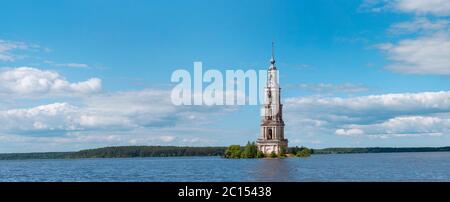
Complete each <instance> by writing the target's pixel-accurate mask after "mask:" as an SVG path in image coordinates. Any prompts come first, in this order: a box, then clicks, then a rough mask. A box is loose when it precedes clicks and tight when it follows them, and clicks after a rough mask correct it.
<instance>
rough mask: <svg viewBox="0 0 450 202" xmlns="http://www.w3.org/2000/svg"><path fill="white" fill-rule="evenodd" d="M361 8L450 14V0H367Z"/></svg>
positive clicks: (376, 10)
mask: <svg viewBox="0 0 450 202" xmlns="http://www.w3.org/2000/svg"><path fill="white" fill-rule="evenodd" d="M360 10H368V11H371V12H381V11H385V10H395V11H399V12H405V13H414V14H416V15H425V14H431V15H437V16H448V15H450V2H449V1H448V0H365V1H364V2H363V3H362V4H361V6H360Z"/></svg>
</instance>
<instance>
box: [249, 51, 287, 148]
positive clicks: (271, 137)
mask: <svg viewBox="0 0 450 202" xmlns="http://www.w3.org/2000/svg"><path fill="white" fill-rule="evenodd" d="M267 71H268V72H267V84H266V87H265V90H264V105H263V107H262V109H261V114H262V115H261V135H260V137H259V139H258V140H257V141H256V145H257V147H258V150H259V151H261V152H263V153H264V154H266V155H270V154H271V153H272V152H274V153H275V154H280V153H285V152H286V150H287V146H288V140H287V139H285V138H284V121H283V105H282V104H281V93H280V92H281V88H280V86H279V83H278V71H277V68H276V67H275V58H274V54H273V46H272V59H271V60H270V67H269V69H268V70H267Z"/></svg>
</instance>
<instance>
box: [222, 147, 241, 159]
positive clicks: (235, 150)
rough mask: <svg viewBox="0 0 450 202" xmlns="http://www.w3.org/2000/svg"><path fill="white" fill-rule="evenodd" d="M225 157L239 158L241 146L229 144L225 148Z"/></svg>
mask: <svg viewBox="0 0 450 202" xmlns="http://www.w3.org/2000/svg"><path fill="white" fill-rule="evenodd" d="M225 158H241V146H240V145H231V146H229V147H228V149H227V150H225Z"/></svg>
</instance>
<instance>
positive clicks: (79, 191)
mask: <svg viewBox="0 0 450 202" xmlns="http://www.w3.org/2000/svg"><path fill="white" fill-rule="evenodd" d="M449 190H450V183H447V182H444V183H334V182H333V183H316V182H306V183H300V182H299V183H273V182H270V183H260V182H258V183H239V182H236V183H211V182H208V183H174V182H170V183H162V182H148V183H59V182H58V183H0V194H1V196H2V197H3V196H7V195H9V196H14V197H15V198H20V197H30V196H31V197H33V198H36V199H37V198H42V199H51V198H59V199H78V200H85V199H106V198H109V199H115V200H126V201H130V200H139V201H142V199H148V200H144V201H151V199H156V198H160V199H166V200H172V199H174V200H217V199H220V200H224V199H225V200H234V199H238V200H278V199H294V200H293V201H299V200H300V201H302V200H303V201H305V200H304V199H306V198H309V199H313V200H321V199H333V200H341V199H345V200H348V199H355V197H361V198H360V199H364V201H365V200H366V199H370V200H391V199H392V198H393V197H397V198H399V199H407V198H411V199H414V198H415V199H417V197H422V198H423V197H426V198H428V199H430V198H432V197H439V196H442V197H446V195H447V193H448V192H449ZM295 199H299V200H295Z"/></svg>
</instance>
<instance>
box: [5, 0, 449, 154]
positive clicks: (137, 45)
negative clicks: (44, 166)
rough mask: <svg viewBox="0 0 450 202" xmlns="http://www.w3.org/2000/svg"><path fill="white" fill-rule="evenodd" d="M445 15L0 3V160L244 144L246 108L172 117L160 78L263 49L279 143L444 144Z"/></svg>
mask: <svg viewBox="0 0 450 202" xmlns="http://www.w3.org/2000/svg"><path fill="white" fill-rule="evenodd" d="M449 4H450V3H449V2H448V1H441V0H432V1H419V0H395V1H384V0H365V1H363V0H335V1H332V0H316V1H294V0H292V1H289V0H284V1H269V0H265V1H261V0H249V1H229V0H227V1H225V0H223V1H219V0H213V1H202V0H183V1H182V0H178V1H176V0H171V1H167V0H164V1H163V0H161V1H158V0H152V1H95V0H94V1H92V0H89V1H58V2H55V1H40V2H39V3H37V2H34V1H11V2H6V3H3V4H2V6H1V8H0V18H1V19H5V20H3V21H2V22H1V24H0V25H1V26H0V97H1V98H2V101H0V120H1V121H2V122H3V123H4V124H3V126H1V127H0V152H25V151H67V150H77V149H84V148H92V147H99V146H110V145H156V144H158V145H159V144H160V145H193V146H197V145H200V146H201V145H229V144H244V143H245V142H246V141H247V140H254V139H256V138H257V137H258V132H259V108H258V107H257V106H240V107H233V108H228V107H222V106H216V107H188V106H184V107H176V106H172V105H171V102H170V99H169V98H168V93H169V92H170V90H171V88H172V87H173V85H174V84H173V83H171V82H170V76H171V74H172V72H173V71H174V70H176V69H180V68H182V69H187V70H192V69H193V62H194V61H202V62H203V68H204V69H205V70H206V69H219V70H221V71H225V70H227V69H244V70H248V69H265V68H267V67H268V65H269V64H268V61H269V59H270V53H271V50H270V49H271V42H272V41H275V43H276V59H277V67H278V69H279V70H280V74H281V76H280V80H281V85H282V88H283V102H284V103H285V121H286V124H287V126H286V131H287V133H286V136H287V138H288V139H289V140H290V145H299V146H300V145H304V146H308V147H313V148H322V147H333V146H443V145H449V144H450V104H449V103H450V92H449V86H450V79H449V78H450V77H449V75H450V66H449V64H450V61H449V58H450V45H449V44H450V37H449V33H450V32H449V27H450V23H449V22H450V21H449V20H450V19H449V16H450V5H449Z"/></svg>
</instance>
